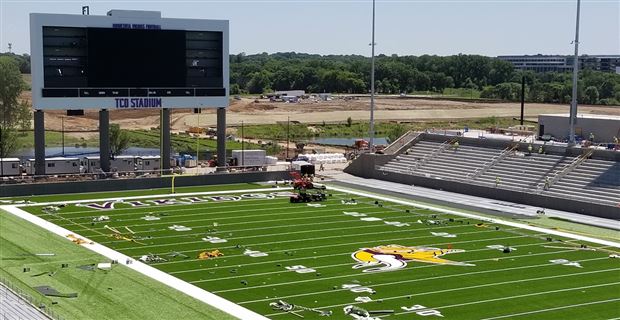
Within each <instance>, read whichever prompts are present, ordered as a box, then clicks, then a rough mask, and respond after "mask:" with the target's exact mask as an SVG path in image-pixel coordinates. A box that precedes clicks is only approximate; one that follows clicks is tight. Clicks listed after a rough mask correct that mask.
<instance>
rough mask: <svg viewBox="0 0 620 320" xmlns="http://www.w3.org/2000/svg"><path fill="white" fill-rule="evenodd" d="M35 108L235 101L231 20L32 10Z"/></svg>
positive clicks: (191, 105)
mask: <svg viewBox="0 0 620 320" xmlns="http://www.w3.org/2000/svg"><path fill="white" fill-rule="evenodd" d="M30 28H31V30H30V33H31V59H32V62H31V63H32V95H33V105H34V108H35V109H85V108H106V109H123V108H209V107H227V106H228V82H229V70H228V68H229V64H228V63H229V62H228V21H224V20H196V19H169V18H161V14H160V13H159V12H153V11H119V10H112V11H110V12H109V13H108V15H107V16H84V15H64V14H37V13H33V14H31V15H30Z"/></svg>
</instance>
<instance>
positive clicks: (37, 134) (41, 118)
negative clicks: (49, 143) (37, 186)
mask: <svg viewBox="0 0 620 320" xmlns="http://www.w3.org/2000/svg"><path fill="white" fill-rule="evenodd" d="M34 174H35V175H37V176H38V175H44V174H45V114H44V113H43V110H36V111H35V112H34Z"/></svg>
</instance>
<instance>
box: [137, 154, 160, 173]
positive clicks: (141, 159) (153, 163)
mask: <svg viewBox="0 0 620 320" xmlns="http://www.w3.org/2000/svg"><path fill="white" fill-rule="evenodd" d="M160 163H161V157H160V156H138V157H136V169H137V170H138V171H159V169H160V168H161V166H160Z"/></svg>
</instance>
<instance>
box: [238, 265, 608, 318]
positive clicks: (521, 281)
mask: <svg viewBox="0 0 620 320" xmlns="http://www.w3.org/2000/svg"><path fill="white" fill-rule="evenodd" d="M590 260H592V259H590ZM594 260H598V259H594ZM581 261H587V260H581ZM552 265H553V264H541V265H536V266H527V268H535V267H540V266H552ZM524 268H526V267H518V268H507V269H502V270H500V271H510V270H517V269H524ZM616 270H620V269H619V268H614V269H605V270H596V271H588V272H579V273H569V274H563V275H554V276H546V277H539V278H528V279H519V280H510V281H504V282H493V283H485V284H481V285H475V286H469V287H457V288H452V289H443V290H436V291H427V292H419V293H412V294H407V295H401V296H392V297H387V298H382V299H381V300H382V301H386V300H395V299H403V298H408V297H418V296H425V295H431V294H437V293H445V292H454V291H461V290H471V289H479V288H486V287H493V286H499V285H506V284H513V283H523V282H528V281H538V280H548V279H555V278H564V277H573V276H578V275H588V274H594V273H601V272H609V271H616ZM493 272H495V271H493ZM480 273H481V272H471V273H466V274H461V275H472V274H480ZM450 277H451V276H440V277H431V278H424V279H415V280H411V281H402V282H392V284H400V283H409V282H417V281H427V280H437V279H445V278H450ZM382 285H383V284H382ZM377 286H378V285H376V284H373V285H372V287H373V288H375V287H377ZM345 290H346V291H348V289H345ZM325 292H332V293H333V292H334V291H333V290H332V291H325ZM285 298H286V297H278V299H285ZM266 300H269V299H264V300H258V301H257V302H260V301H266ZM271 300H273V299H271ZM240 304H247V302H242V303H240ZM355 304H363V302H353V303H342V304H333V305H329V306H320V308H335V307H343V306H347V305H355ZM440 308H441V307H437V308H434V309H440ZM444 308H445V307H444ZM402 313H407V312H402ZM281 314H284V312H277V313H271V314H267V315H266V316H268V317H270V316H275V315H281Z"/></svg>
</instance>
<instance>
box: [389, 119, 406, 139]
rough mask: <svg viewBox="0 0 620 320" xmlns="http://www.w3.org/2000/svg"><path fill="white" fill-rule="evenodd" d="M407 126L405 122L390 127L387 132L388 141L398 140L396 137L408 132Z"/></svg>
mask: <svg viewBox="0 0 620 320" xmlns="http://www.w3.org/2000/svg"><path fill="white" fill-rule="evenodd" d="M407 130H408V129H407V127H406V126H405V125H403V124H400V123H399V124H397V125H395V126H393V127H392V128H390V130H389V131H388V133H387V138H388V142H389V143H392V142H394V141H396V139H398V138H400V137H401V136H402V135H403V134H405V133H407Z"/></svg>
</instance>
